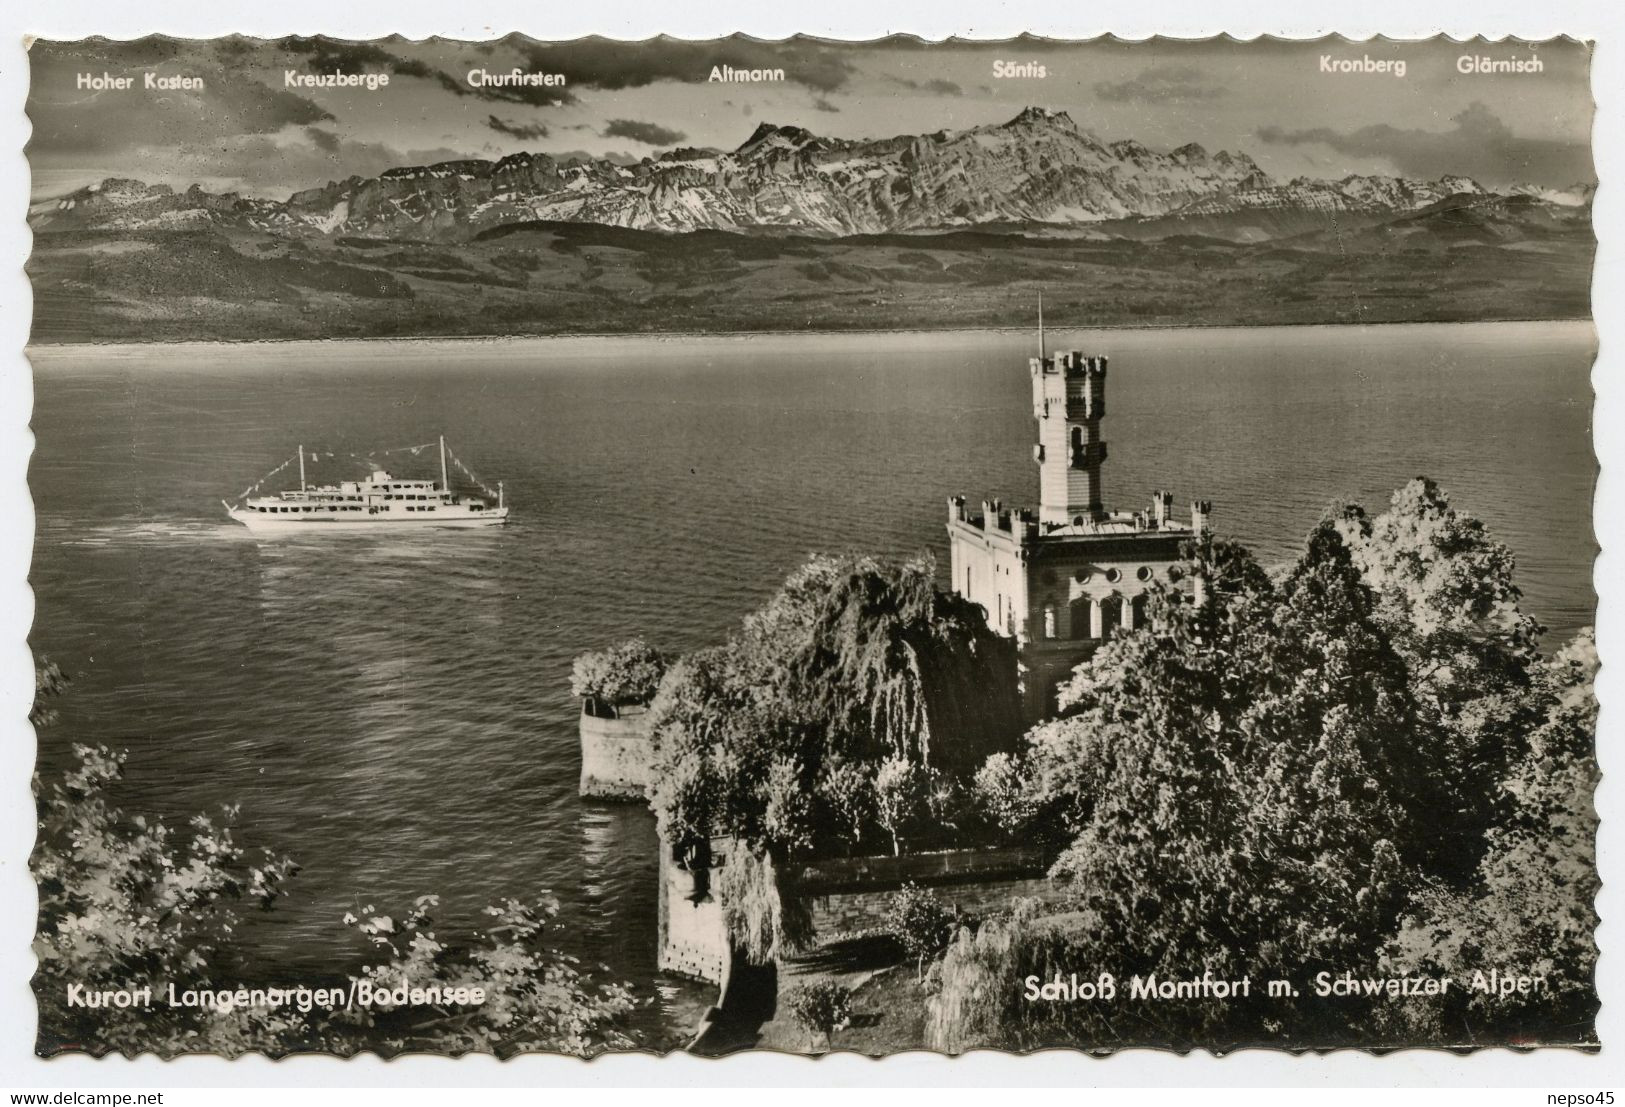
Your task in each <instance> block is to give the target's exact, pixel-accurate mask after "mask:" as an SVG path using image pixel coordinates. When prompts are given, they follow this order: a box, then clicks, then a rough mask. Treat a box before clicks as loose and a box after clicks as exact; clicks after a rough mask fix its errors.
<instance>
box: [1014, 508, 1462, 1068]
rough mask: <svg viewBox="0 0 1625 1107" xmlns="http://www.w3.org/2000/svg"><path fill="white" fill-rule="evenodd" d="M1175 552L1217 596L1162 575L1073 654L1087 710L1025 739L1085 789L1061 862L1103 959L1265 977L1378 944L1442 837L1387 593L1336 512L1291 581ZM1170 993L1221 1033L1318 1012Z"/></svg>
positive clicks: (1190, 1035)
mask: <svg viewBox="0 0 1625 1107" xmlns="http://www.w3.org/2000/svg"><path fill="white" fill-rule="evenodd" d="M1185 571H1186V572H1188V573H1192V574H1197V575H1200V576H1201V577H1202V578H1203V579H1204V581H1205V583H1206V589H1205V591H1206V594H1207V600H1206V602H1205V603H1202V604H1191V603H1188V602H1185V600H1184V599H1183V597H1181V596H1180V595H1179V594H1178V593H1177V592H1175V591H1173V590H1170V589H1158V590H1155V591H1154V592H1153V593H1152V595H1151V597H1150V601H1149V603H1150V610H1151V619H1150V620H1149V622H1150V623H1151V624H1152V626H1148V627H1146V628H1143V629H1141V630H1139V631H1135V632H1133V633H1130V634H1126V635H1123V636H1121V637H1119V638H1117V639H1115V640H1114V641H1113V642H1111V643H1109V644H1108V645H1106V646H1105V647H1103V648H1102V649H1101V650H1100V651H1099V652H1098V653H1097V654H1096V655H1095V656H1094V658H1092V659H1091V660H1090V661H1089V662H1086V663H1085V664H1084V665H1083V666H1081V667H1080V669H1079V671H1078V674H1077V677H1076V678H1075V679H1074V681H1073V682H1072V684H1071V687H1070V688H1069V689H1068V690H1067V697H1066V698H1067V699H1068V700H1069V701H1070V704H1071V707H1072V710H1073V711H1074V712H1075V714H1073V715H1072V716H1070V717H1069V718H1067V719H1064V720H1062V721H1061V722H1060V723H1057V724H1055V725H1054V726H1052V727H1051V728H1050V731H1049V734H1048V735H1047V737H1046V739H1045V740H1044V741H1043V742H1041V743H1035V744H1034V746H1033V748H1032V756H1033V758H1034V761H1035V769H1036V771H1035V776H1036V777H1037V778H1038V782H1039V784H1040V787H1041V788H1045V789H1050V790H1056V789H1063V790H1064V789H1075V790H1076V794H1075V795H1073V796H1071V797H1069V800H1068V806H1069V808H1070V811H1071V817H1072V818H1073V819H1074V820H1075V825H1076V826H1077V832H1076V836H1075V838H1074V839H1073V841H1072V844H1071V845H1070V846H1069V847H1068V848H1067V849H1066V850H1065V852H1064V853H1063V854H1062V855H1061V857H1060V858H1059V859H1058V860H1057V862H1056V864H1055V866H1054V870H1053V871H1054V875H1055V876H1056V877H1057V878H1059V879H1063V880H1066V881H1069V882H1070V887H1071V889H1072V893H1071V894H1072V905H1073V906H1074V908H1075V909H1076V910H1077V911H1079V912H1080V914H1081V916H1082V918H1083V919H1084V920H1085V922H1084V924H1083V929H1084V930H1085V931H1086V932H1087V933H1089V934H1090V935H1091V945H1092V956H1093V960H1094V961H1095V962H1096V963H1101V964H1111V965H1115V966H1118V967H1119V969H1120V970H1121V972H1122V973H1123V974H1124V975H1128V974H1131V973H1140V974H1149V973H1160V974H1162V975H1164V976H1166V975H1169V974H1179V973H1183V972H1185V971H1188V966H1190V965H1201V966H1203V967H1206V968H1211V969H1212V970H1213V971H1214V972H1215V973H1216V974H1232V973H1233V974H1236V975H1239V974H1242V973H1247V974H1250V975H1252V976H1253V977H1254V978H1255V979H1259V978H1267V977H1271V976H1278V977H1288V976H1290V977H1293V978H1302V977H1303V976H1304V975H1306V974H1307V975H1313V973H1314V972H1315V971H1318V970H1320V969H1329V970H1333V971H1342V970H1344V969H1347V968H1349V967H1350V966H1356V965H1366V964H1370V963H1371V962H1372V961H1373V960H1374V958H1375V955H1376V951H1377V949H1378V948H1379V947H1380V944H1381V942H1382V941H1383V939H1384V937H1385V936H1386V935H1387V934H1390V933H1392V932H1393V929H1394V924H1395V921H1396V919H1397V917H1398V913H1399V910H1400V908H1401V906H1402V905H1403V902H1404V896H1403V890H1404V889H1405V888H1406V887H1407V885H1408V883H1409V881H1410V879H1411V876H1412V874H1415V873H1416V872H1417V871H1418V870H1419V867H1420V866H1422V865H1424V864H1425V863H1426V861H1427V858H1428V857H1429V854H1430V843H1429V841H1428V839H1429V833H1428V827H1427V822H1426V819H1425V817H1424V812H1422V811H1421V810H1420V809H1417V808H1415V807H1414V806H1411V805H1410V804H1409V803H1408V802H1407V800H1408V798H1409V797H1410V796H1411V795H1412V794H1413V793H1414V792H1415V783H1414V781H1415V779H1416V777H1417V775H1418V774H1419V773H1421V772H1423V771H1425V768H1426V766H1425V764H1424V763H1422V762H1421V761H1420V760H1419V758H1420V755H1419V754H1418V753H1417V751H1416V750H1415V745H1416V743H1417V735H1416V731H1415V727H1414V725H1413V723H1412V719H1413V715H1414V712H1413V711H1412V709H1411V707H1410V701H1409V693H1408V688H1407V683H1406V677H1407V674H1406V670H1405V666H1404V664H1403V661H1402V660H1401V659H1400V658H1399V656H1398V655H1397V654H1396V653H1395V652H1394V650H1393V649H1392V647H1391V645H1390V644H1389V642H1388V640H1387V637H1386V636H1385V634H1384V633H1383V631H1382V628H1381V627H1380V626H1379V625H1378V624H1377V623H1376V621H1375V620H1374V618H1373V609H1374V606H1375V602H1376V601H1375V598H1374V596H1373V595H1372V593H1371V591H1370V589H1368V588H1367V587H1366V586H1365V585H1364V583H1363V582H1362V581H1361V579H1360V576H1359V573H1358V572H1357V570H1356V569H1355V567H1354V565H1353V562H1352V559H1351V556H1350V552H1349V549H1348V547H1347V545H1346V544H1345V543H1344V541H1343V539H1342V537H1341V535H1340V534H1339V532H1338V529H1337V527H1336V526H1335V525H1334V523H1333V522H1332V521H1331V520H1327V521H1325V522H1323V523H1322V524H1321V525H1320V526H1318V527H1316V528H1315V530H1314V531H1313V532H1311V534H1310V536H1309V539H1308V541H1307V543H1306V546H1305V549H1304V552H1303V554H1302V555H1301V557H1300V558H1299V560H1298V562H1297V563H1296V564H1295V565H1294V566H1292V568H1291V569H1290V570H1289V571H1288V573H1287V574H1286V576H1285V578H1284V579H1283V580H1282V581H1281V583H1280V584H1279V585H1276V584H1273V583H1272V582H1271V581H1270V580H1269V578H1268V577H1267V576H1266V575H1265V574H1264V573H1263V572H1262V570H1260V569H1259V568H1258V566H1257V565H1256V564H1255V563H1253V561H1252V559H1251V558H1250V557H1249V556H1248V555H1247V554H1246V552H1245V551H1244V550H1242V549H1241V548H1240V547H1237V546H1234V545H1230V544H1222V543H1217V542H1203V543H1199V544H1196V545H1195V546H1193V548H1192V549H1191V550H1190V561H1189V563H1188V564H1187V566H1186V567H1185ZM1153 627H1157V628H1160V629H1153ZM1056 754H1060V755H1062V756H1064V757H1065V758H1067V759H1068V763H1064V764H1056V763H1054V762H1053V760H1051V759H1052V758H1053V757H1054V756H1055V755H1056ZM1322 1007H1323V1005H1322ZM1168 1010H1169V1014H1168V1016H1167V1017H1168V1022H1167V1023H1166V1024H1165V1025H1162V1026H1160V1027H1158V1028H1155V1029H1154V1030H1153V1029H1148V1030H1147V1033H1151V1034H1159V1035H1168V1036H1169V1038H1170V1040H1176V1039H1177V1040H1181V1041H1194V1040H1203V1039H1206V1040H1207V1041H1208V1042H1209V1043H1210V1044H1211V1043H1212V1041H1213V1037H1212V1036H1213V1035H1216V1034H1224V1033H1229V1034H1236V1033H1242V1034H1271V1033H1276V1032H1279V1030H1280V1029H1281V1027H1280V1024H1279V1023H1277V1022H1275V1021H1274V1020H1275V1019H1277V1018H1288V1019H1291V1020H1292V1022H1291V1025H1292V1026H1293V1029H1294V1030H1295V1031H1297V1032H1298V1033H1300V1034H1312V1033H1313V1030H1314V1027H1315V1023H1314V1022H1313V1012H1311V1011H1310V1010H1309V1009H1308V1005H1304V1008H1303V1009H1302V1010H1300V1011H1297V1012H1294V1013H1290V1014H1289V1013H1287V1012H1285V1011H1284V1010H1283V1006H1282V1005H1279V1004H1277V1005H1276V1006H1275V1007H1270V1006H1269V1005H1267V1004H1257V1003H1255V1004H1252V1005H1250V1006H1249V1005H1248V1004H1246V1003H1237V1002H1235V1001H1230V1002H1228V1003H1224V1004H1219V1003H1214V1004H1209V1005H1193V1006H1190V1007H1181V1008H1180V1009H1178V1010H1176V1009H1173V1008H1169V1009H1168ZM1249 1027H1250V1028H1251V1029H1245V1028H1249ZM1272 1027H1273V1028H1274V1029H1272ZM1099 1032H1100V1033H1106V1030H1105V1029H1104V1028H1101V1029H1100V1031H1099ZM1300 1040H1301V1039H1300Z"/></svg>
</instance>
